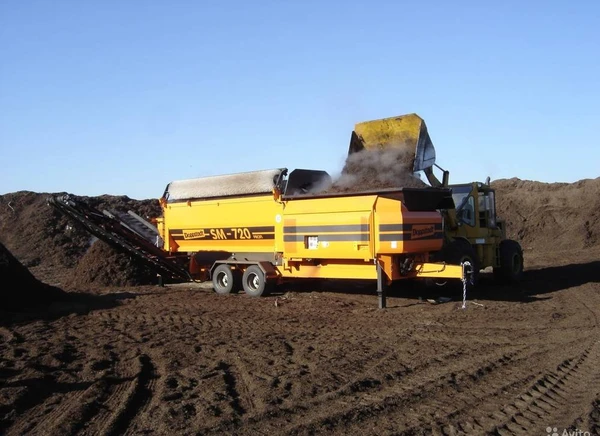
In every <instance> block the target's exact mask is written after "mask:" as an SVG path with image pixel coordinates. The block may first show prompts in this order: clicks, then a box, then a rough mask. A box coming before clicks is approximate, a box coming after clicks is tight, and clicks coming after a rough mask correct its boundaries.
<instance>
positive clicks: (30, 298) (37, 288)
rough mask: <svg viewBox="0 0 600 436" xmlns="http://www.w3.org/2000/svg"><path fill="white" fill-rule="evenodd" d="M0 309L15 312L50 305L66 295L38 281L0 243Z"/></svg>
mask: <svg viewBox="0 0 600 436" xmlns="http://www.w3.org/2000/svg"><path fill="white" fill-rule="evenodd" d="M0 277H1V278H2V283H1V285H0V309H3V310H15V309H22V308H25V307H34V306H40V305H44V304H48V303H50V302H52V301H55V300H59V299H62V298H64V296H65V293H64V292H63V291H62V290H60V289H58V288H55V287H53V286H49V285H47V284H45V283H42V282H40V281H39V280H37V279H36V278H35V277H34V276H33V275H32V274H31V273H30V272H29V270H27V268H25V267H24V266H23V264H21V262H19V261H18V260H17V259H15V257H14V256H13V255H12V253H11V252H10V251H8V249H7V248H6V247H5V246H4V245H2V244H1V243H0Z"/></svg>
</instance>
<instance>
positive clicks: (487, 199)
mask: <svg viewBox="0 0 600 436" xmlns="http://www.w3.org/2000/svg"><path fill="white" fill-rule="evenodd" d="M450 189H451V190H452V199H453V200H454V205H455V208H456V219H457V222H458V225H459V226H467V227H471V228H481V229H486V228H487V229H496V228H497V226H498V223H497V219H496V199H495V191H494V190H493V189H492V188H490V187H489V185H486V184H483V183H480V182H476V183H469V184H463V185H451V186H450ZM469 233H470V232H469Z"/></svg>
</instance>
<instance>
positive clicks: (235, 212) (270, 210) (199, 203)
mask: <svg viewBox="0 0 600 436" xmlns="http://www.w3.org/2000/svg"><path fill="white" fill-rule="evenodd" d="M282 209H283V207H282V204H281V203H277V202H275V201H274V200H273V195H272V194H271V195H260V196H253V197H233V198H221V199H206V200H189V201H184V202H175V203H165V204H164V206H163V222H164V223H165V224H164V225H165V230H164V234H163V236H162V237H163V239H164V240H165V244H166V245H165V249H166V250H167V251H170V252H197V251H224V252H232V253H235V252H248V251H251V252H267V253H274V252H276V251H281V248H280V246H281V242H280V241H281V237H279V238H276V235H275V233H276V224H277V223H276V216H277V215H281V213H282ZM278 242H279V246H278Z"/></svg>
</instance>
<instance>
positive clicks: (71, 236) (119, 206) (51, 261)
mask: <svg viewBox="0 0 600 436" xmlns="http://www.w3.org/2000/svg"><path fill="white" fill-rule="evenodd" d="M48 196H49V194H38V193H34V192H28V191H20V192H15V193H10V194H5V195H1V196H0V242H2V243H3V244H4V245H5V246H6V247H7V248H8V249H10V251H11V252H12V253H13V254H14V256H15V257H16V258H17V259H19V261H20V262H22V263H23V265H25V266H26V267H27V268H29V269H30V270H31V272H32V273H33V274H34V275H35V276H36V277H37V278H38V279H44V281H47V282H48V283H52V284H56V285H60V286H64V284H65V283H66V282H67V281H69V282H71V283H77V284H79V283H82V282H85V283H87V282H89V283H94V282H95V280H97V278H96V277H95V276H94V277H89V276H88V277H80V278H78V280H77V281H73V279H74V277H72V272H73V269H74V268H75V267H76V266H77V265H78V263H79V261H80V260H81V259H82V258H83V257H84V255H85V254H86V252H88V250H89V249H90V246H91V244H92V243H93V241H94V240H95V238H94V237H92V236H91V235H90V234H89V233H88V232H87V231H86V230H84V229H82V228H80V227H79V226H78V225H77V224H76V223H74V222H73V221H71V220H70V219H68V218H67V217H65V216H64V215H62V214H61V213H60V212H58V211H57V210H56V209H54V208H53V207H51V206H49V205H48V204H47V198H48ZM73 197H75V198H76V199H80V200H83V201H85V202H87V203H88V204H89V205H90V206H92V207H95V208H97V209H99V210H103V209H108V210H113V211H121V212H127V211H128V210H132V211H134V212H135V213H137V214H138V215H140V216H142V217H143V218H146V219H150V218H152V217H157V216H159V215H160V213H161V209H160V205H159V203H158V201H157V200H133V199H131V198H129V197H126V196H109V195H102V196H98V197H78V196H73ZM110 261H113V262H115V265H114V269H115V270H118V269H119V268H122V265H123V264H125V263H127V262H128V261H129V259H128V258H126V259H125V260H123V259H120V260H117V259H116V258H110V259H109V260H107V262H110ZM83 271H90V269H89V268H87V269H86V268H84V269H83ZM124 272H132V273H133V274H135V273H136V272H133V270H132V269H127V270H126V271H124ZM117 278H118V280H117V283H115V285H120V283H122V282H123V280H122V278H123V277H122V276H118V277H117ZM79 280H80V281H79ZM129 281H131V282H136V281H137V278H135V277H133V278H131V279H130V280H125V282H129Z"/></svg>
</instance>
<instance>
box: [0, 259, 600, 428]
mask: <svg viewBox="0 0 600 436" xmlns="http://www.w3.org/2000/svg"><path fill="white" fill-rule="evenodd" d="M598 254H600V253H599V252H598V251H597V250H596V251H595V252H591V253H588V254H587V257H586V258H579V259H578V256H577V254H576V253H572V257H571V259H572V260H573V262H572V263H566V264H562V265H558V266H546V267H542V268H539V269H533V270H529V271H527V274H526V276H525V280H524V282H523V283H522V284H521V285H520V287H518V288H514V287H513V288H511V287H498V286H496V285H494V284H493V283H490V282H488V283H485V281H484V285H483V287H482V289H481V290H480V291H479V293H477V294H474V295H471V296H470V297H469V300H468V302H467V308H466V309H464V310H463V309H461V302H460V301H459V300H454V301H451V302H449V303H445V304H437V305H432V304H429V303H427V302H426V300H425V298H427V297H428V296H431V295H430V294H431V291H428V290H426V289H423V288H421V287H413V288H410V289H404V290H400V289H399V290H395V291H394V293H393V296H392V297H391V298H390V299H389V306H390V308H389V309H388V310H383V311H382V310H378V309H376V297H375V295H374V293H373V289H372V288H370V287H360V286H356V285H352V286H351V285H340V284H337V285H334V286H329V287H326V288H325V290H324V291H310V290H306V289H299V288H298V287H296V288H294V289H283V290H282V292H281V293H280V294H278V295H274V296H271V297H268V298H261V299H252V298H248V297H246V296H245V295H243V294H241V295H231V296H225V297H221V296H217V295H214V294H213V293H211V292H210V291H209V290H207V289H203V288H202V287H197V286H192V285H178V286H170V287H167V288H160V287H156V286H147V287H123V288H102V289H100V288H98V289H96V290H93V291H90V290H88V291H87V292H86V293H72V298H71V299H70V300H68V301H62V302H56V303H53V305H52V306H51V307H50V308H49V309H48V310H45V311H44V312H43V313H40V312H36V311H30V312H26V313H20V314H14V315H13V317H12V318H6V321H7V322H6V323H5V326H4V327H2V328H0V376H1V378H0V433H2V434H7V435H20V434H75V433H77V434H173V433H177V434H340V435H341V434H353V435H359V434H361V435H362V434H463V433H470V434H544V433H543V432H544V431H545V428H546V427H548V426H552V427H559V428H567V427H572V428H578V429H581V430H584V431H590V432H591V434H598V432H599V431H600V371H599V366H598V361H600V342H599V341H600V292H599V291H600V283H599V282H600V274H599V271H600V262H599V261H598V260H597V259H598V257H599V256H598ZM308 288H310V286H308ZM419 297H423V298H421V299H420V298H419Z"/></svg>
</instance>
